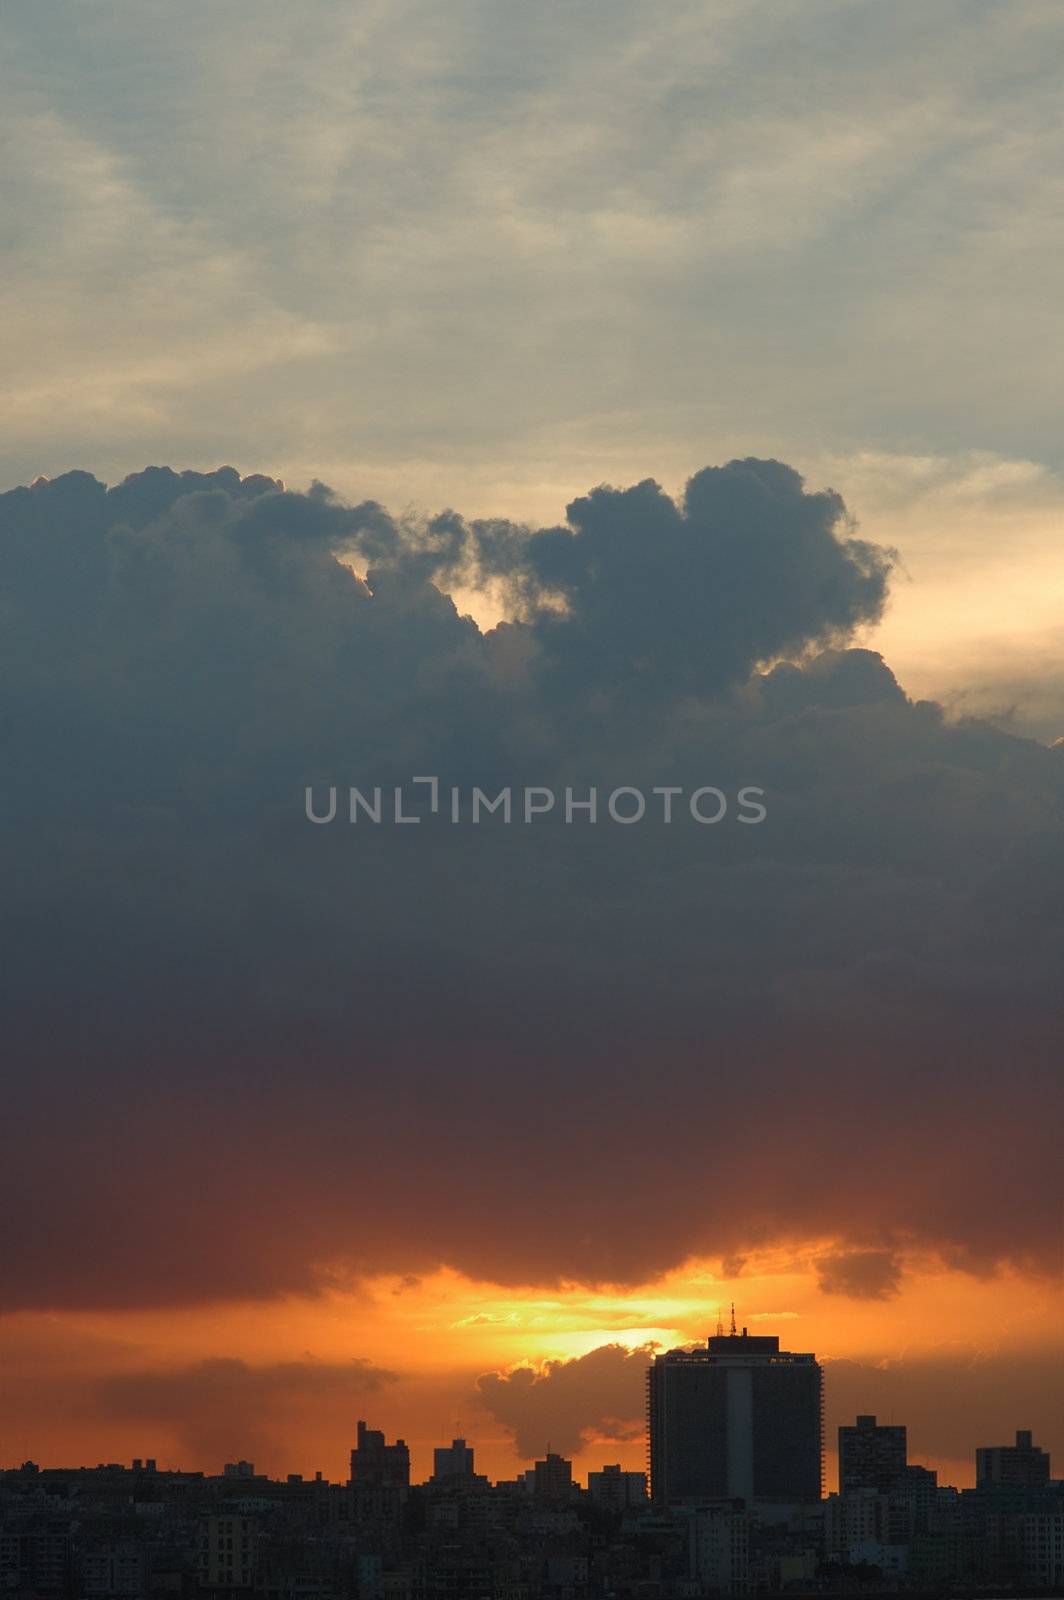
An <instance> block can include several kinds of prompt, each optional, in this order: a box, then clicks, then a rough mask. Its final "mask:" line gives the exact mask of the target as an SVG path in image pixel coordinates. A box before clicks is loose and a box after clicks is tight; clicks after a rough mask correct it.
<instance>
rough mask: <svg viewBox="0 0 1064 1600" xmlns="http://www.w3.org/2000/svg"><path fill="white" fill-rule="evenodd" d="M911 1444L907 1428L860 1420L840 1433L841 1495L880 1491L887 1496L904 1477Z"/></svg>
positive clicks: (868, 1419) (860, 1418) (865, 1419)
mask: <svg viewBox="0 0 1064 1600" xmlns="http://www.w3.org/2000/svg"><path fill="white" fill-rule="evenodd" d="M907 1461H908V1444H907V1439H906V1432H905V1428H904V1427H901V1426H898V1427H896V1426H894V1424H890V1425H889V1426H885V1425H884V1424H882V1423H878V1422H877V1421H876V1419H875V1417H858V1418H857V1421H856V1422H855V1423H854V1424H853V1426H852V1427H843V1428H840V1429H839V1493H840V1494H849V1493H850V1492H851V1491H852V1490H854V1489H878V1490H879V1492H880V1494H888V1493H889V1492H890V1490H891V1489H894V1488H896V1487H897V1486H898V1485H899V1484H900V1483H901V1482H902V1480H903V1479H904V1477H905V1468H906V1464H907Z"/></svg>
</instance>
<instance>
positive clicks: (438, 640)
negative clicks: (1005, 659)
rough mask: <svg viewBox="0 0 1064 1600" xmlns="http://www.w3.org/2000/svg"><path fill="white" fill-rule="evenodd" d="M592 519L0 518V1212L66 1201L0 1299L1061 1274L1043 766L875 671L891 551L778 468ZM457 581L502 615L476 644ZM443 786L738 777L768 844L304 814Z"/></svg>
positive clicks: (12, 508) (54, 514)
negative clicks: (900, 1260)
mask: <svg viewBox="0 0 1064 1600" xmlns="http://www.w3.org/2000/svg"><path fill="white" fill-rule="evenodd" d="M571 516H572V521H571V524H570V531H565V530H558V529H547V530H528V529H525V528H522V527H519V526H516V525H512V524H508V523H495V524H490V525H489V524H476V523H474V522H467V521H465V520H463V519H462V518H461V517H460V516H459V515H458V514H457V513H452V514H448V515H447V516H444V517H441V518H426V519H418V518H416V517H413V516H411V517H406V518H399V519H397V518H394V517H392V516H390V515H389V514H388V513H386V512H385V511H384V510H383V509H382V508H381V507H380V506H378V505H376V504H374V503H372V502H363V503H361V504H358V505H355V506H348V505H345V504H344V503H343V502H342V501H340V500H339V499H338V498H336V497H335V496H332V495H330V494H329V493H328V491H327V490H324V489H321V488H317V489H315V490H314V491H313V492H311V493H310V494H308V495H301V494H292V493H286V492H284V491H282V490H281V489H280V488H279V487H278V486H277V484H276V483H275V482H274V480H272V479H269V478H263V477H258V478H252V479H250V480H249V479H245V480H241V479H240V478H239V477H238V476H237V474H235V473H234V472H232V471H230V470H223V471H222V472H220V473H216V474H205V475H196V474H192V475H177V474H173V473H169V472H167V471H166V470H165V469H159V470H153V471H151V472H149V473H147V474H144V475H137V476H136V477H135V478H133V479H132V480H129V481H127V482H126V483H124V484H121V485H119V486H117V487H116V488H114V489H111V490H105V489H104V488H103V486H102V485H100V484H98V483H97V482H96V481H95V480H94V479H92V478H91V477H89V476H88V475H87V474H72V475H69V476H67V477H64V478H61V479H57V480H55V481H53V482H51V483H40V484H37V485H35V486H34V487H33V488H32V489H22V490H16V491H13V492H12V493H11V494H9V495H5V496H3V497H0V608H2V613H3V623H4V626H3V632H2V637H0V668H2V670H0V717H2V719H3V726H4V729H5V734H6V744H7V748H8V752H9V758H8V766H7V770H6V774H5V784H4V790H3V798H2V804H3V821H4V840H5V845H4V850H5V854H4V857H3V861H2V865H3V870H4V880H5V886H6V892H5V902H4V906H3V909H2V913H0V915H2V929H0V931H2V937H3V955H4V961H3V975H2V981H3V984H4V998H5V1016H6V1028H7V1045H8V1054H9V1058H10V1061H11V1063H12V1071H11V1081H10V1087H9V1103H8V1108H7V1111H8V1114H7V1116H6V1117H5V1121H4V1129H3V1134H2V1137H3V1140H4V1166H3V1172H4V1181H5V1183H6V1184H7V1185H9V1186H10V1192H11V1195H12V1196H13V1197H14V1198H13V1199H12V1201H11V1202H10V1203H12V1204H13V1203H15V1200H16V1199H17V1197H19V1196H22V1195H24V1194H25V1193H27V1192H32V1193H33V1194H34V1195H35V1204H34V1206H33V1207H32V1208H31V1209H30V1211H29V1213H28V1214H23V1220H22V1224H21V1225H20V1227H19V1229H18V1230H16V1231H15V1233H14V1236H13V1237H12V1238H11V1240H10V1241H9V1244H8V1248H7V1250H6V1251H5V1254H4V1258H3V1261H2V1263H0V1299H2V1301H3V1303H4V1304H6V1305H64V1304H83V1303H143V1304H160V1303H169V1302H173V1301H175V1300H176V1301H180V1300H183V1299H199V1300H202V1299H211V1298H218V1297H232V1296H236V1295H265V1294H271V1293H275V1292H278V1291H281V1290H286V1289H289V1290H290V1289H299V1288H307V1287H311V1286H313V1285H314V1284H315V1283H316V1282H317V1281H319V1280H318V1272H319V1267H320V1266H321V1265H322V1264H326V1265H327V1264H328V1263H330V1262H333V1261H342V1262H344V1263H345V1264H347V1265H348V1266H349V1267H353V1268H354V1269H355V1270H358V1269H359V1268H362V1267H366V1268H371V1267H381V1266H383V1267H387V1268H388V1269H391V1270H397V1271H399V1272H408V1271H409V1272H411V1273H417V1272H419V1271H421V1270H422V1269H430V1268H431V1267H432V1266H433V1265H434V1264H436V1263H438V1262H439V1261H441V1260H444V1261H448V1262H450V1263H452V1264H454V1265H456V1266H459V1267H461V1268H464V1269H466V1270H468V1271H471V1272H475V1273H481V1274H484V1275H486V1276H490V1277H494V1278H496V1279H500V1280H505V1281H510V1282H515V1281H516V1282H521V1281H529V1280H531V1279H538V1280H542V1279H554V1278H558V1277H565V1278H570V1279H582V1280H585V1281H587V1280H613V1281H629V1282H630V1281H638V1280H639V1279H640V1278H645V1277H646V1276H647V1275H649V1274H652V1273H653V1272H655V1271H657V1270H659V1269H661V1268H663V1267H665V1266H668V1265H670V1264H671V1263H674V1262H676V1261H679V1260H681V1259H683V1257H684V1256H686V1255H687V1254H688V1253H691V1252H699V1251H701V1252H705V1253H708V1254H717V1255H725V1254H735V1253H740V1254H741V1253H742V1252H743V1251H744V1250H745V1249H747V1248H748V1247H752V1246H756V1245H757V1244H758V1243H762V1242H765V1241H766V1240H771V1239H780V1238H790V1237H795V1238H804V1237H810V1236H816V1237H821V1238H822V1237H825V1236H835V1235H838V1236H839V1237H840V1239H842V1241H843V1242H842V1244H841V1245H840V1249H841V1250H843V1251H845V1250H847V1249H850V1250H856V1251H862V1250H866V1249H867V1248H868V1243H867V1241H868V1240H869V1239H874V1240H875V1241H876V1248H877V1249H884V1250H887V1251H891V1250H893V1249H895V1248H898V1249H904V1248H905V1246H906V1245H907V1243H909V1242H912V1241H916V1242H918V1243H920V1244H921V1245H923V1246H925V1247H929V1248H932V1249H938V1250H940V1251H941V1252H942V1253H943V1254H944V1255H945V1256H946V1258H947V1259H949V1260H951V1261H954V1262H957V1263H959V1264H964V1265H970V1266H972V1267H974V1268H977V1269H978V1270H985V1269H986V1268H987V1267H988V1266H991V1265H992V1264H993V1263H994V1262H996V1261H999V1260H1003V1259H1010V1260H1013V1261H1015V1262H1017V1263H1019V1264H1021V1265H1023V1266H1029V1267H1032V1268H1039V1267H1045V1266H1046V1265H1048V1264H1050V1263H1052V1262H1053V1261H1055V1258H1056V1252H1057V1239H1058V1232H1059V1218H1058V1217H1057V1216H1056V1215H1055V1213H1054V1211H1053V1207H1052V1206H1051V1205H1050V1204H1049V1203H1048V1202H1047V1203H1046V1204H1044V1205H1043V1204H1042V1202H1041V1201H1040V1200H1039V1198H1038V1197H1039V1195H1041V1194H1042V1193H1048V1192H1049V1191H1050V1188H1051V1183H1050V1179H1051V1176H1052V1174H1053V1173H1055V1171H1056V1163H1057V1150H1056V1139H1055V1128H1056V1126H1057V1118H1056V1116H1055V1109H1056V1108H1058V1107H1059V1106H1060V1094H1061V1087H1060V1081H1059V1072H1058V1067H1057V1063H1058V1060H1059V1044H1060V1037H1059V1006H1058V1000H1057V992H1058V984H1059V977H1058V971H1059V961H1058V952H1059V948H1060V931H1061V917H1062V914H1064V901H1062V899H1061V893H1060V887H1059V886H1060V883H1061V881H1062V879H1061V866H1062V861H1061V855H1062V849H1061V842H1060V841H1061V832H1060V827H1059V820H1060V808H1061V798H1062V786H1064V760H1062V755H1061V751H1059V750H1049V749H1045V748H1043V747H1041V746H1039V745H1036V744H1033V743H1031V742H1028V741H1025V740H1023V739H1019V738H1015V737H1010V736H1008V735H1007V734H1004V733H1002V732H1000V731H998V730H995V729H994V728H992V727H990V726H988V725H986V724H982V723H979V722H977V721H969V722H962V723H958V724H951V723H949V722H947V721H946V719H945V718H944V717H943V715H942V713H941V711H940V710H939V708H937V707H936V706H934V705H932V704H929V703H916V704H914V703H912V702H910V701H909V700H908V699H907V698H906V696H905V694H904V692H903V689H902V688H901V687H899V685H898V683H897V682H896V681H895V679H894V677H893V675H892V674H891V672H890V670H889V667H888V666H887V665H886V664H885V663H884V662H883V661H882V660H881V659H880V658H879V657H878V656H876V655H875V654H874V653H871V652H869V651H867V650H862V649H854V648H848V647H847V628H849V627H852V626H853V625H854V624H856V623H858V622H860V621H861V620H862V619H863V618H866V617H868V616H870V615H874V614H875V611H876V609H877V607H878V606H879V605H880V603H881V601H882V596H883V592H884V585H885V582H886V577H887V565H888V560H887V557H886V556H885V555H884V554H883V553H878V552H876V551H875V550H874V549H872V548H871V547H869V546H868V545H867V544H866V543H862V542H861V541H858V540H855V539H854V538H853V536H852V533H851V531H850V525H849V522H848V520H847V517H846V513H845V509H844V508H843V506H842V505H841V502H839V500H838V498H837V497H836V496H833V495H831V494H828V493H815V494H814V493H807V492H805V491H804V490H803V489H802V487H801V484H800V481H799V480H798V478H797V476H796V475H795V474H794V473H793V472H791V471H790V469H788V468H786V467H783V466H781V465H780V464H779V463H772V462H751V461H742V462H738V463H732V464H730V465H728V466H727V467H725V468H721V469H714V470H712V471H708V472H706V473H701V474H699V475H698V476H697V477H696V478H695V479H694V480H692V485H691V486H689V489H688V493H687V496H686V499H685V501H684V503H683V505H682V506H681V505H679V504H677V503H675V502H673V501H672V500H670V499H669V498H667V497H666V496H664V495H663V494H662V493H661V492H660V491H659V490H658V489H657V488H656V486H654V485H652V484H647V483H644V484H642V485H639V486H637V487H636V488H635V489H634V490H628V491H620V490H603V489H600V490H597V491H594V492H593V493H592V494H591V495H590V496H588V497H586V498H585V499H584V500H582V501H579V502H577V503H576V506H575V507H574V508H573V509H572V512H571ZM641 519H645V521H643V520H641ZM640 530H642V533H641V531H640ZM641 538H642V543H643V547H644V550H645V556H644V559H643V560H642V561H640V541H641ZM337 553H339V554H340V555H341V556H342V560H338V559H337V558H336V554H337ZM452 573H461V574H462V575H463V577H468V576H470V575H472V576H473V577H477V576H478V575H480V576H483V577H484V578H485V581H488V579H489V578H490V577H491V576H492V575H494V576H495V577H496V578H499V577H501V578H502V579H504V580H505V581H506V582H507V583H508V584H509V585H510V592H511V594H512V595H513V597H514V604H515V605H517V606H519V608H520V613H521V614H520V616H519V617H518V618H517V619H516V620H514V621H512V622H509V623H507V624H505V625H503V626H501V627H499V628H497V629H495V630H493V631H491V632H489V633H486V634H482V633H481V632H480V631H479V629H478V628H477V627H476V625H475V624H474V623H473V622H472V621H471V620H470V619H469V618H466V617H462V616H461V615H460V614H459V612H458V610H457V609H456V607H455V605H454V603H453V602H452V600H451V599H450V598H449V597H448V596H447V594H445V593H443V592H441V587H437V584H439V585H441V586H443V587H445V586H446V583H447V582H448V581H450V575H451V574H452ZM430 579H434V580H435V581H430ZM548 592H549V593H554V594H557V595H559V596H560V597H561V604H562V606H563V610H562V611H561V612H558V611H554V612H552V611H550V610H549V608H548V607H547V605H546V601H545V596H546V595H547V593H548ZM700 614H704V616H705V618H706V625H705V627H704V628H700V627H699V624H698V618H699V615H700ZM777 654H783V655H786V656H788V657H790V658H791V659H789V660H786V661H783V662H780V663H778V664H776V665H774V666H773V665H771V659H772V658H773V657H774V656H775V655H777ZM424 772H431V773H437V774H438V775H439V776H440V779H441V781H442V782H443V783H444V784H449V783H456V784H460V785H462V786H463V787H464V788H466V789H468V787H469V786H470V785H471V784H473V783H476V784H479V785H481V786H483V787H484V788H485V789H487V790H488V792H494V790H496V789H497V788H498V787H500V786H502V785H504V784H513V785H516V786H520V785H522V784H525V783H537V784H539V783H542V784H549V785H553V786H554V787H555V788H557V789H559V790H560V789H562V788H564V786H565V785H567V784H568V785H572V786H574V787H575V788H583V787H584V786H586V785H588V784H591V783H595V784H597V785H599V787H600V788H602V789H604V790H606V791H608V790H609V789H610V788H612V787H614V786H616V785H618V784H633V785H638V786H642V787H643V788H644V789H645V790H647V791H648V792H649V790H650V789H651V788H652V787H653V786H654V785H655V784H678V785H683V786H684V787H686V788H687V789H691V788H694V787H696V786H697V785H699V784H703V783H712V784H716V785H718V786H719V787H721V788H722V789H724V790H725V791H728V792H734V790H735V789H736V788H737V787H738V786H739V785H740V784H743V783H755V784H758V785H761V786H763V787H764V788H765V789H766V793H767V800H768V804H769V811H770V814H769V820H768V821H767V822H766V824H765V825H763V826H762V827H759V828H740V827H738V826H735V825H734V824H733V823H731V822H728V823H727V824H722V825H721V826H720V827H717V828H704V827H699V826H698V825H697V824H695V823H694V822H692V821H691V820H690V818H687V819H686V820H684V819H683V818H682V817H681V818H679V819H678V821H677V823H676V824H675V825H674V826H670V827H665V826H662V825H651V824H648V825H644V826H640V827H639V828H633V829H626V828H618V827H612V828H611V827H609V826H600V827H596V828H590V827H586V828H580V827H579V826H574V827H571V828H570V827H566V826H565V825H564V824H563V823H562V822H560V821H559V820H558V819H557V818H556V817H555V818H554V819H551V820H547V821H546V822H545V823H544V825H543V826H536V827H533V828H527V829H526V828H522V827H514V828H509V829H507V828H504V827H501V826H499V827H493V826H487V827H484V828H479V829H474V828H471V827H459V828H451V827H449V825H448V824H446V822H445V821H444V820H443V819H442V818H439V819H436V822H435V823H434V824H430V825H424V826H422V825H419V826H417V827H411V828H395V827H392V828H388V827H381V828H367V827H360V828H350V827H344V826H342V825H337V826H336V827H333V828H313V827H311V826H310V825H309V824H308V823H307V822H306V820H305V818H304V816H303V791H304V786H305V785H306V784H315V785H323V784H329V783H337V784H340V785H344V784H347V783H355V784H358V785H360V786H361V787H363V788H366V787H369V786H372V785H374V784H376V783H380V784H383V785H387V784H389V783H393V782H402V781H404V780H407V779H409V778H410V777H411V776H412V775H414V774H418V773H424ZM917 1101H918V1103H919V1104H920V1106H921V1117H920V1118H919V1119H918V1120H915V1121H914V1119H913V1117H912V1115H911V1106H912V1104H913V1103H915V1102H917ZM680 1108H682V1113H681V1111H680ZM1035 1108H1037V1111H1036V1110H1035ZM648 1127H649V1129H650V1130H651V1133H652V1136H651V1137H648ZM710 1164H712V1166H713V1168H714V1171H715V1173H716V1177H717V1181H716V1182H715V1183H714V1184H713V1186H712V1189H711V1191H707V1188H706V1183H705V1174H706V1171H707V1169H708V1166H709V1165H710ZM980 1167H985V1168H986V1169H987V1170H993V1171H994V1173H995V1180H996V1181H995V1186H994V1190H993V1193H991V1192H990V1191H986V1192H983V1191H979V1192H973V1190H972V1186H971V1184H970V1182H969V1177H970V1173H971V1171H973V1170H976V1169H978V1168H980ZM46 1169H47V1170H60V1171H61V1172H62V1174H63V1182H62V1185H55V1184H45V1185H42V1184H41V1182H40V1174H41V1172H42V1171H44V1170H46ZM548 1171H549V1172H560V1173H563V1174H566V1175H567V1177H566V1182H565V1183H564V1184H561V1185H557V1186H552V1185H550V1184H548V1185H547V1186H546V1190H545V1192H544V1193H542V1194H538V1196H537V1199H536V1202H535V1203H534V1204H531V1203H530V1199H529V1188H530V1186H533V1187H534V1186H535V1178H534V1175H535V1174H536V1173H538V1172H548ZM397 1172H401V1173H402V1174H403V1181H402V1182H401V1183H399V1184H397V1183H396V1182H395V1181H394V1175H395V1174H396V1173H397ZM382 1193H387V1196H388V1203H387V1205H381V1203H380V1196H381V1194H382ZM294 1195H297V1196H298V1204H293V1202H292V1196H294ZM840 1196H845V1202H844V1203H841V1204H840ZM72 1215H76V1216H77V1218H78V1228H77V1231H76V1233H75V1232H74V1231H72V1230H71V1229H70V1227H69V1226H68V1221H69V1218H70V1217H71V1216H72ZM219 1217H224V1218H225V1219H226V1225H225V1228H224V1230H222V1231H221V1232H220V1231H219V1229H218V1218H219ZM884 1217H886V1219H887V1220H886V1222H884V1220H883V1219H884ZM87 1240H96V1241H99V1242H100V1244H99V1248H97V1249H93V1248H87V1247H86V1241H87ZM103 1241H105V1242H106V1246H105V1247H104V1243H103Z"/></svg>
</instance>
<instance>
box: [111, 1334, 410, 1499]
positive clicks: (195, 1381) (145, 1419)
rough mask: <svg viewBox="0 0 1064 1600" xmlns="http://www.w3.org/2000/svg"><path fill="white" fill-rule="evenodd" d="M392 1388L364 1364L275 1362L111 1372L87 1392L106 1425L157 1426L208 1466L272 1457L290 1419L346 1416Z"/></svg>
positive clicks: (224, 1360)
mask: <svg viewBox="0 0 1064 1600" xmlns="http://www.w3.org/2000/svg"><path fill="white" fill-rule="evenodd" d="M395 1381H396V1374H395V1373H394V1372H389V1371H387V1370H386V1369H385V1368H382V1367H376V1366H374V1365H373V1364H372V1363H371V1362H369V1361H364V1360H361V1359H356V1360H353V1361H346V1362H324V1361H313V1360H304V1361H282V1362H276V1363H274V1364H273V1365H270V1366H258V1367H256V1366H249V1365H248V1363H247V1362H245V1361H241V1360H238V1359H237V1358H236V1357H232V1356H215V1357H211V1358H210V1359H208V1360H205V1361H198V1362H194V1363H193V1364H192V1365H190V1366H186V1367H180V1368H175V1369H170V1370H168V1371H161V1372H160V1371H154V1372H151V1371H149V1372H124V1373H116V1374H113V1375H112V1376H110V1377H107V1378H103V1379H101V1380H100V1381H99V1382H98V1383H97V1385H96V1389H95V1400H96V1404H97V1406H98V1408H99V1410H100V1412H101V1413H102V1414H103V1415H104V1416H105V1417H106V1418H107V1420H108V1421H109V1422H136V1423H143V1424H144V1426H145V1428H146V1429H150V1428H152V1427H162V1428H164V1429H166V1430H167V1432H168V1433H171V1434H172V1435H173V1436H174V1438H175V1439H176V1442H177V1445H178V1448H179V1449H180V1450H182V1451H184V1452H187V1456H188V1458H189V1459H191V1460H195V1461H202V1462H207V1463H211V1464H213V1470H215V1471H220V1470H221V1466H222V1463H223V1462H224V1461H227V1460H235V1459H237V1458H238V1457H241V1456H242V1457H243V1458H245V1459H251V1460H254V1459H255V1458H256V1456H257V1457H258V1458H259V1461H260V1462H261V1459H262V1457H263V1456H265V1455H271V1456H272V1455H273V1454H274V1452H275V1451H276V1449H277V1446H278V1443H279V1441H283V1440H284V1438H285V1436H286V1430H287V1429H288V1428H289V1427H290V1426H291V1424H292V1421H293V1419H294V1418H297V1419H298V1421H299V1424H300V1425H301V1426H304V1427H305V1426H307V1424H308V1423H309V1424H311V1425H313V1423H314V1421H315V1420H320V1421H322V1422H323V1423H326V1424H327V1423H329V1422H330V1421H332V1420H333V1419H334V1418H335V1417H336V1415H337V1414H338V1413H341V1412H346V1413H347V1414H349V1415H350V1414H353V1412H354V1411H355V1410H356V1409H357V1407H358V1405H359V1404H360V1403H361V1402H362V1401H363V1400H364V1398H365V1397H366V1396H367V1395H371V1394H375V1393H377V1392H378V1391H379V1390H380V1389H382V1388H383V1387H384V1386H385V1385H387V1384H392V1383H394V1382H395Z"/></svg>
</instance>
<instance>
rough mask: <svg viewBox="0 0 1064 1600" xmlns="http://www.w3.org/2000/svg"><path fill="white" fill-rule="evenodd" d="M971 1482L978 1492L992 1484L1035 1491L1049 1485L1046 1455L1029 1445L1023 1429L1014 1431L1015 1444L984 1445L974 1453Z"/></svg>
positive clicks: (1026, 1432) (1043, 1451)
mask: <svg viewBox="0 0 1064 1600" xmlns="http://www.w3.org/2000/svg"><path fill="white" fill-rule="evenodd" d="M975 1481H976V1483H977V1485H978V1486H979V1488H980V1489H982V1488H984V1487H986V1486H987V1485H989V1484H993V1483H1008V1484H1012V1485H1013V1486H1014V1487H1018V1488H1022V1489H1039V1488H1041V1486H1042V1485H1043V1484H1045V1483H1048V1482H1049V1455H1048V1453H1047V1452H1046V1451H1045V1450H1041V1449H1039V1447H1038V1445H1036V1444H1032V1443H1031V1434H1030V1431H1029V1430H1028V1429H1027V1428H1018V1429H1017V1430H1016V1443H1015V1444H994V1445H985V1446H982V1447H981V1448H979V1449H978V1450H976V1452H975Z"/></svg>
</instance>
